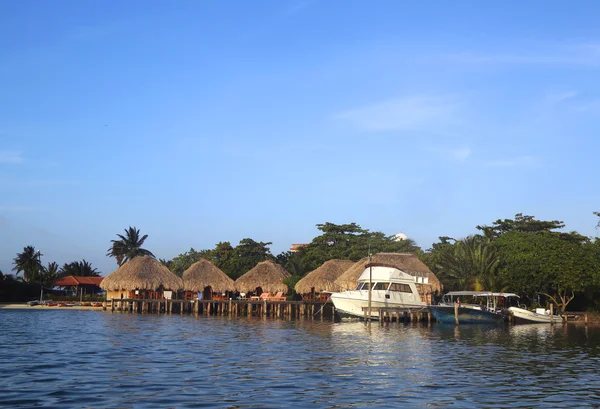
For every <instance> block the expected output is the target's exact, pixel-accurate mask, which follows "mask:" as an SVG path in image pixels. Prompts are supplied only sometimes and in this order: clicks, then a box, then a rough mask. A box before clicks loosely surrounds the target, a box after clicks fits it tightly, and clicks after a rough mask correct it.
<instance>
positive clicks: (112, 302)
mask: <svg viewBox="0 0 600 409" xmlns="http://www.w3.org/2000/svg"><path fill="white" fill-rule="evenodd" d="M110 311H111V312H115V299H114V298H111V299H110Z"/></svg>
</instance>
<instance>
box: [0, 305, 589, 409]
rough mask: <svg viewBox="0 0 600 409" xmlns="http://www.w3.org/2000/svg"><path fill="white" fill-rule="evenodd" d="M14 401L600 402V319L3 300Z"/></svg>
mask: <svg viewBox="0 0 600 409" xmlns="http://www.w3.org/2000/svg"><path fill="white" fill-rule="evenodd" d="M0 368H1V372H0V407H6V408H30V407H32V408H33V407H44V408H61V409H64V408H67V409H68V408H279V407H290V408H291V407H294V408H303V407H318V408H339V407H344V408H350V407H353V408H354V407H356V408H359V407H360V408H364V407H387V408H398V407H432V406H441V407H448V406H451V407H509V406H510V407H595V406H596V407H598V406H600V373H599V372H600V371H599V370H600V330H598V329H591V328H590V329H589V330H588V329H585V328H577V327H574V326H568V327H562V326H561V325H558V326H556V327H554V328H551V327H550V326H549V325H541V326H539V325H526V326H513V327H502V328H497V327H489V326H488V327H484V326H467V325H463V326H460V327H454V326H453V325H452V326H444V325H433V326H432V327H430V328H426V327H411V326H404V325H402V324H400V325H398V324H392V325H390V326H387V327H380V326H379V325H378V324H377V323H374V324H372V325H371V326H370V327H369V326H367V325H365V324H364V323H362V322H342V323H332V322H329V321H324V322H321V321H309V320H304V321H283V320H271V319H269V320H263V319H260V318H250V319H249V318H246V317H244V318H233V319H229V318H223V317H203V316H201V317H193V316H163V315H137V314H111V313H107V312H99V311H72V310H69V311H65V310H52V311H49V310H46V311H44V310H0Z"/></svg>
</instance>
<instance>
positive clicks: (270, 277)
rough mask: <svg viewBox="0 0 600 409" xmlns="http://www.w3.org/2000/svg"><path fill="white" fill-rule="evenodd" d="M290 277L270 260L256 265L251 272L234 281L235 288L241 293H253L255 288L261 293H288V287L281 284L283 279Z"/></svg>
mask: <svg viewBox="0 0 600 409" xmlns="http://www.w3.org/2000/svg"><path fill="white" fill-rule="evenodd" d="M289 276H290V273H288V272H287V271H285V269H284V268H283V267H281V266H280V265H279V264H276V263H274V262H272V261H270V260H267V261H263V262H260V263H258V264H257V265H256V266H255V267H254V268H253V269H252V270H250V271H248V272H247V273H246V274H244V275H243V276H241V277H240V278H238V279H237V280H235V288H236V289H237V290H238V291H240V292H242V293H247V292H253V291H255V290H256V288H257V287H260V288H262V290H263V291H266V292H270V293H276V292H278V291H283V292H284V293H287V292H288V286H287V285H285V284H283V279H284V278H287V277H289Z"/></svg>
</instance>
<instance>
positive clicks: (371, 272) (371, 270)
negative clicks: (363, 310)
mask: <svg viewBox="0 0 600 409" xmlns="http://www.w3.org/2000/svg"><path fill="white" fill-rule="evenodd" d="M372 281H373V266H372V265H371V246H369V301H368V303H367V311H368V313H369V321H370V320H371V289H372V287H373V283H372Z"/></svg>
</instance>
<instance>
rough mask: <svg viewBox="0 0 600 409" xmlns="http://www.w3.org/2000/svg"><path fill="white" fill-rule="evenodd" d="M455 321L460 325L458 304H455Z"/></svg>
mask: <svg viewBox="0 0 600 409" xmlns="http://www.w3.org/2000/svg"><path fill="white" fill-rule="evenodd" d="M454 321H455V323H456V325H458V303H456V304H454Z"/></svg>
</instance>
